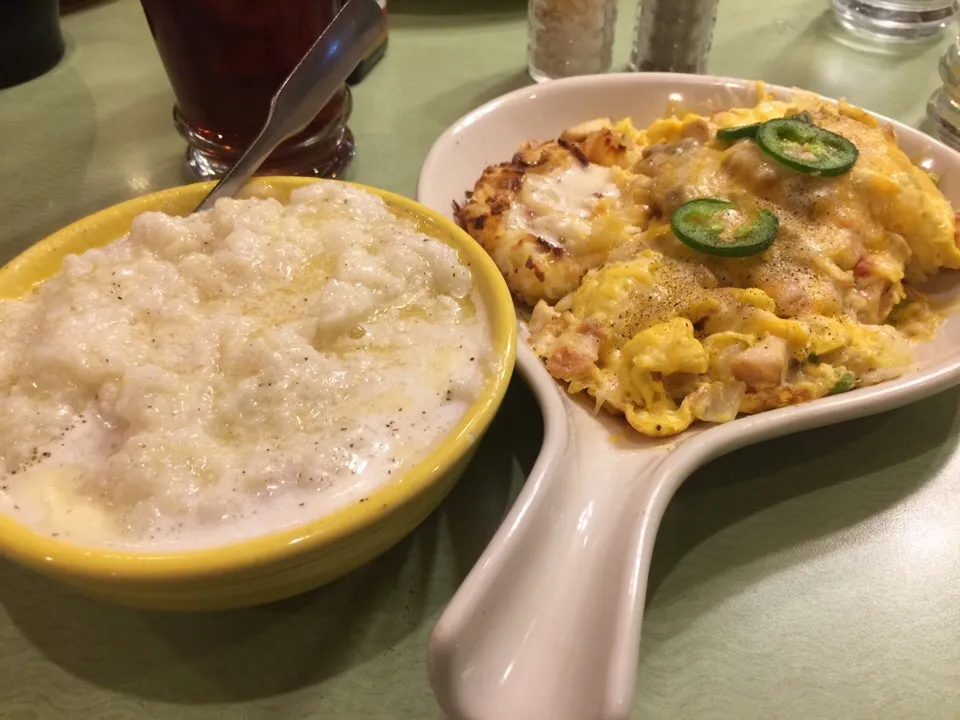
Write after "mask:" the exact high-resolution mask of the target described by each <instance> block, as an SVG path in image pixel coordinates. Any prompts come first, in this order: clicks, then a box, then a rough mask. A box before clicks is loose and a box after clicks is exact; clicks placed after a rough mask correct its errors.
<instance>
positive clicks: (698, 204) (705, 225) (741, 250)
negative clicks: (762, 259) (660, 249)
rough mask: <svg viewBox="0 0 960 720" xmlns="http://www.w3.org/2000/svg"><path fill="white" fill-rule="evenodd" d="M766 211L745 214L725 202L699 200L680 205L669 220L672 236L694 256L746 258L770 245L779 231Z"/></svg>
mask: <svg viewBox="0 0 960 720" xmlns="http://www.w3.org/2000/svg"><path fill="white" fill-rule="evenodd" d="M779 224H780V223H779V221H778V220H777V216H776V215H774V214H773V213H772V212H770V211H769V210H752V211H746V210H742V209H741V208H739V207H737V205H736V204H734V203H732V202H730V201H729V200H722V199H720V198H699V199H698V200H691V201H690V202H688V203H684V204H683V205H681V206H680V207H678V208H677V209H676V210H674V211H673V215H672V216H671V218H670V227H671V228H672V229H673V234H674V235H676V236H677V238H678V239H679V240H680V241H681V242H683V243H684V244H685V245H688V246H689V247H691V248H693V249H694V250H697V251H698V252H703V253H707V254H709V255H718V256H720V257H747V256H748V255H756V254H757V253H762V252H763V251H764V250H766V249H767V248H768V247H770V246H771V245H772V244H773V241H774V240H775V239H776V237H777V228H778V227H779Z"/></svg>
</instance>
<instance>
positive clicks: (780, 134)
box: [755, 118, 860, 177]
mask: <svg viewBox="0 0 960 720" xmlns="http://www.w3.org/2000/svg"><path fill="white" fill-rule="evenodd" d="M755 139H756V141H757V145H759V146H760V149H761V150H763V151H764V152H765V153H767V155H769V156H770V157H772V158H773V159H774V160H776V161H777V162H779V163H780V164H781V165H785V166H786V167H788V168H790V169H791V170H796V171H798V172H802V173H808V174H810V175H823V176H826V177H833V176H835V175H842V174H843V173H845V172H848V171H849V170H850V168H852V167H853V165H854V163H855V162H857V157H858V156H859V155H860V153H859V152H858V150H857V147H856V146H855V145H854V144H853V143H852V142H850V141H849V140H847V139H846V138H845V137H841V136H840V135H837V134H836V133H832V132H830V131H829V130H824V129H823V128H822V127H818V126H816V125H811V124H810V123H808V122H804V121H803V120H797V119H796V118H778V119H776V120H768V121H767V122H765V123H764V124H763V125H761V126H760V128H758V129H757V134H756V138H755Z"/></svg>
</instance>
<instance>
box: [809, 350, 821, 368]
mask: <svg viewBox="0 0 960 720" xmlns="http://www.w3.org/2000/svg"><path fill="white" fill-rule="evenodd" d="M807 362H808V363H811V364H812V365H817V364H818V363H819V362H820V356H819V355H817V354H816V353H810V354H809V355H807Z"/></svg>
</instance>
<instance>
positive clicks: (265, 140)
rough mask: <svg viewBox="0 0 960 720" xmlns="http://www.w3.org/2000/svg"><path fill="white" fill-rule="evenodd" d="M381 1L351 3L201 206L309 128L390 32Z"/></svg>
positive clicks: (242, 181) (232, 189)
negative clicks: (376, 44)
mask: <svg viewBox="0 0 960 720" xmlns="http://www.w3.org/2000/svg"><path fill="white" fill-rule="evenodd" d="M385 24H386V21H385V20H384V17H383V12H382V11H381V10H380V6H379V5H377V3H376V0H348V2H347V3H346V4H345V5H344V6H343V7H342V8H341V9H340V12H338V13H337V15H336V17H334V18H333V21H332V22H331V23H330V24H329V25H328V26H327V28H326V30H324V31H323V33H321V35H320V37H318V38H317V41H316V42H315V43H314V44H313V45H312V46H311V48H310V49H309V50H308V51H307V54H306V55H304V56H303V58H302V59H301V60H300V62H299V63H297V66H296V67H295V68H294V69H293V70H292V71H291V73H290V74H289V75H288V76H287V79H286V80H284V81H283V84H282V85H281V86H280V89H279V90H277V92H276V94H275V95H274V96H273V99H272V100H271V101H270V112H269V113H268V114H267V120H266V122H265V123H264V125H263V128H262V129H261V130H260V133H259V134H258V135H257V137H256V139H254V141H253V143H251V145H250V147H248V148H247V150H246V152H244V153H243V155H241V156H240V159H239V160H238V161H237V163H236V165H234V166H233V167H232V168H230V170H229V171H228V172H227V174H226V175H224V176H223V177H222V178H221V179H220V182H218V183H217V184H216V186H215V187H214V188H213V190H211V191H210V194H209V195H207V197H206V198H204V200H203V202H202V203H200V205H199V206H198V207H197V211H200V210H209V209H210V208H212V207H213V204H214V203H215V202H216V201H217V199H219V198H222V197H232V196H233V195H235V194H236V193H237V191H239V190H240V188H242V187H243V186H244V185H246V183H247V181H248V180H249V179H250V178H251V177H253V174H254V173H255V172H256V171H257V168H259V167H260V165H262V164H263V161H264V160H266V159H267V157H268V156H269V155H270V153H272V152H273V151H274V150H275V149H276V147H277V145H279V144H280V143H282V142H283V141H284V140H286V139H287V138H288V137H290V136H291V135H295V134H297V133H298V132H300V131H301V130H303V129H304V128H305V127H306V126H307V125H309V124H310V123H311V122H312V121H313V119H314V118H315V117H316V116H317V113H318V112H320V110H321V109H322V108H323V106H324V105H326V104H327V103H328V102H329V101H330V98H332V97H333V96H334V94H335V93H336V92H337V90H338V89H339V88H340V86H341V85H343V83H344V81H346V79H347V76H348V75H349V74H350V73H351V72H353V69H354V68H355V67H356V66H357V64H358V63H359V62H360V61H361V60H362V59H363V55H364V53H365V52H366V51H367V49H368V48H369V47H370V46H371V45H372V44H373V43H374V42H375V41H376V39H377V38H378V37H379V35H380V33H382V32H383V30H384V28H385Z"/></svg>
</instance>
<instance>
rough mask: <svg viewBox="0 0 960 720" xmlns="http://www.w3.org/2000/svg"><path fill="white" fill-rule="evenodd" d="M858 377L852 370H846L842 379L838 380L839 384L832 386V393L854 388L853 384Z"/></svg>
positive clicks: (836, 393)
mask: <svg viewBox="0 0 960 720" xmlns="http://www.w3.org/2000/svg"><path fill="white" fill-rule="evenodd" d="M856 381H857V378H856V376H855V375H854V374H853V373H852V372H849V371H848V372H845V373H844V374H843V375H841V376H840V379H839V380H837V384H836V385H834V386H833V387H832V388H830V394H831V395H838V394H840V393H845V392H849V391H850V390H853V386H854V384H855V383H856Z"/></svg>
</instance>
